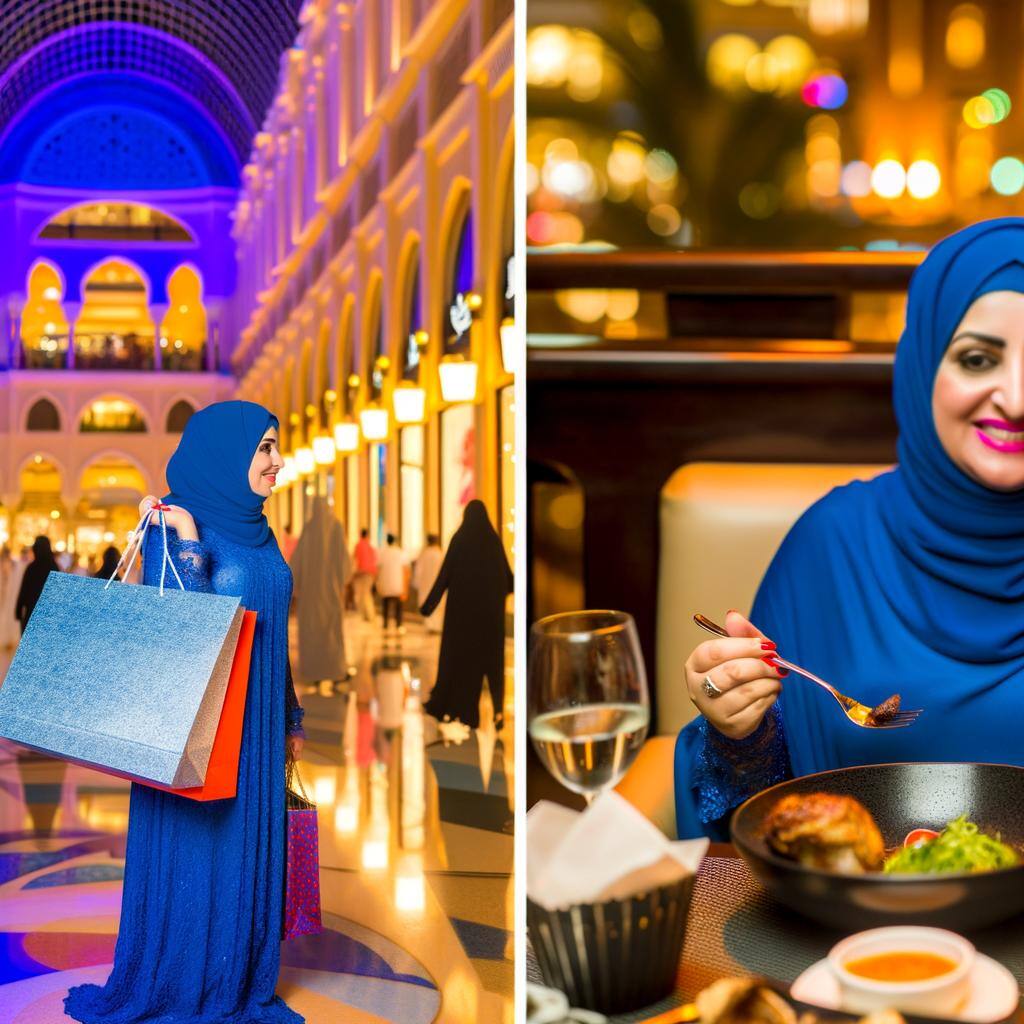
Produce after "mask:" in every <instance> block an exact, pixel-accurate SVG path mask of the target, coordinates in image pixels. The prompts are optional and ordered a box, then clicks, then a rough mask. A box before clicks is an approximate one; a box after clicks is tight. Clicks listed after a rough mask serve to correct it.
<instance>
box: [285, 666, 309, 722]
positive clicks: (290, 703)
mask: <svg viewBox="0 0 1024 1024" xmlns="http://www.w3.org/2000/svg"><path fill="white" fill-rule="evenodd" d="M305 714H306V709H305V708H304V707H303V706H302V705H301V704H300V703H299V698H298V696H297V695H296V693H295V682H294V681H293V679H292V667H291V665H290V664H289V666H288V678H287V679H286V680H285V685H284V721H285V727H284V731H285V734H286V735H288V736H302V737H303V738H305V736H306V730H305V729H303V728H302V719H303V717H304V716H305Z"/></svg>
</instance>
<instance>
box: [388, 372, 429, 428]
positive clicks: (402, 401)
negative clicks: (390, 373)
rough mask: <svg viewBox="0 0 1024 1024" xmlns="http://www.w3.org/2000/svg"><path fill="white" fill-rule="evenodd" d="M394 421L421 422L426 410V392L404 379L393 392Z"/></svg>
mask: <svg viewBox="0 0 1024 1024" xmlns="http://www.w3.org/2000/svg"><path fill="white" fill-rule="evenodd" d="M393 399H394V403H395V422H396V423H422V422H423V420H424V418H425V414H426V410H427V393H426V391H424V390H423V388H418V387H416V385H415V384H413V383H412V382H410V381H404V382H403V383H401V384H399V385H398V387H396V388H395V390H394V393H393Z"/></svg>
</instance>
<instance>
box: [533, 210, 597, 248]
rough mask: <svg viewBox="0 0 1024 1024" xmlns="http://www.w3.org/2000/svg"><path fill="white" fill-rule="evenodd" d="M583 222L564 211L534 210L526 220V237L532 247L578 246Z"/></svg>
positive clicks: (581, 237)
mask: <svg viewBox="0 0 1024 1024" xmlns="http://www.w3.org/2000/svg"><path fill="white" fill-rule="evenodd" d="M583 234H584V232H583V221H581V220H580V218H579V217H577V216H576V214H574V213H569V212H567V211H565V210H554V211H550V212H549V211H546V210H535V211H534V212H533V213H531V214H530V216H529V217H527V218H526V237H527V240H528V241H529V242H531V243H532V244H534V245H578V244H579V243H580V242H582V241H583Z"/></svg>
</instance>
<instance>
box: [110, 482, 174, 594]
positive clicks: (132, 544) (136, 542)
mask: <svg viewBox="0 0 1024 1024" xmlns="http://www.w3.org/2000/svg"><path fill="white" fill-rule="evenodd" d="M170 507H171V506H170V505H163V504H161V503H160V502H157V503H156V504H155V505H150V506H149V508H147V509H146V511H145V512H143V513H142V518H141V519H140V520H139V522H138V525H137V526H136V527H135V529H134V530H133V531H132V539H131V540H130V541H129V542H128V546H127V547H126V548H125V549H124V554H122V555H121V557H120V559H118V562H117V565H115V566H114V571H113V573H112V574H111V576H110V579H109V580H107V582H106V585H105V586H104V588H103V589H104V590H106V589H107V587H109V586H110V584H111V583H113V582H114V580H115V579H117V572H118V570H119V569H120V568H121V566H122V565H124V561H125V559H126V558H128V553H129V552H131V558H130V559H129V560H128V565H127V566H126V568H125V570H124V573H123V574H122V576H121V579H120V580H118V582H119V583H124V581H125V579H126V578H127V577H128V575H129V574H130V573H131V571H132V567H133V566H134V565H135V559H136V558H137V557H138V554H139V552H140V551H141V550H142V544H143V541H144V540H145V539H146V531H147V530H148V529H149V524H150V523H151V522H152V520H153V513H154V512H156V513H157V515H158V516H159V518H160V528H161V530H162V532H163V541H164V557H163V559H162V561H161V563H160V596H161V597H163V595H164V580H165V579H166V577H167V566H170V567H171V572H173V573H174V578H175V579H176V580H177V581H178V586H179V587H181V589H182V590H184V589H185V584H184V583H182V582H181V577H180V576H179V575H178V568H177V566H176V565H175V564H174V559H173V558H171V553H170V551H169V550H168V547H167V523H166V521H165V520H164V512H166V511H167V510H168V509H170Z"/></svg>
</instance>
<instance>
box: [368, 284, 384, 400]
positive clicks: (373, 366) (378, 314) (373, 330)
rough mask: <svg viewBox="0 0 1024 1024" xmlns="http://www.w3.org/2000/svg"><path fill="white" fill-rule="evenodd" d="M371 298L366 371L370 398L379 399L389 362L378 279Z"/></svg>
mask: <svg viewBox="0 0 1024 1024" xmlns="http://www.w3.org/2000/svg"><path fill="white" fill-rule="evenodd" d="M372 294H373V298H372V299H371V300H370V316H369V319H368V321H367V331H366V338H367V341H368V342H369V351H368V352H367V364H366V373H367V378H368V380H369V385H370V398H371V399H372V400H374V401H376V400H378V399H379V398H380V396H381V394H382V392H383V391H384V381H385V379H386V378H387V371H388V364H387V357H386V356H385V355H384V316H383V311H382V310H381V284H380V280H379V279H378V281H377V283H376V285H375V286H374V289H373V293H372Z"/></svg>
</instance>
